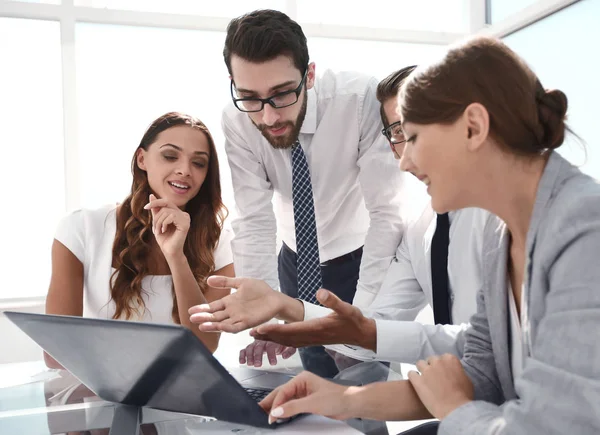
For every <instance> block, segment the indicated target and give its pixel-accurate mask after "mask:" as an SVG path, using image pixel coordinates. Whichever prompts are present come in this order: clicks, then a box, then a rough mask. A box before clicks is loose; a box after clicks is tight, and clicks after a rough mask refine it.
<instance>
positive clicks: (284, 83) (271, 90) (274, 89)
mask: <svg viewBox="0 0 600 435" xmlns="http://www.w3.org/2000/svg"><path fill="white" fill-rule="evenodd" d="M300 80H302V79H300ZM295 84H296V80H288V81H287V82H283V83H280V84H278V85H275V86H273V87H271V88H269V91H268V92H269V93H271V92H275V91H276V90H278V89H281V88H284V87H286V86H290V85H295ZM236 89H237V91H238V92H244V93H247V94H255V95H256V94H258V92H256V91H251V90H250V89H244V88H238V87H237V86H236Z"/></svg>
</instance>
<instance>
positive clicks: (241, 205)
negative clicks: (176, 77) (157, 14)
mask: <svg viewBox="0 0 600 435" xmlns="http://www.w3.org/2000/svg"><path fill="white" fill-rule="evenodd" d="M223 55H224V58H225V63H226V65H227V68H228V70H229V74H230V77H231V96H232V99H233V104H232V105H231V106H230V107H228V108H226V109H225V110H224V113H223V118H222V127H223V130H224V134H225V138H226V142H225V149H226V152H227V157H228V160H229V165H230V168H231V174H232V179H233V188H234V194H235V201H236V206H237V211H238V216H237V219H235V220H234V222H233V228H234V231H235V239H234V241H233V243H232V248H233V253H234V264H235V268H236V275H237V276H245V277H253V278H259V279H262V280H265V281H266V282H267V284H269V286H271V287H272V288H273V289H280V290H281V291H282V292H283V293H285V294H287V295H290V296H292V297H294V298H300V299H302V300H305V301H307V302H316V298H315V294H316V291H317V290H318V289H319V288H321V287H324V288H327V289H329V290H331V291H333V292H334V293H335V294H337V295H338V296H339V297H340V298H341V299H342V300H344V301H347V302H349V303H351V302H352V301H353V300H354V303H355V304H357V305H358V306H368V305H369V304H370V302H371V301H372V300H373V298H374V297H375V295H376V293H377V291H378V290H379V287H380V285H381V281H382V277H383V275H384V274H385V271H386V270H387V268H388V266H389V265H390V262H391V261H392V258H393V257H394V252H395V250H396V248H397V246H398V244H399V242H400V239H401V235H402V234H401V232H402V225H401V217H400V216H401V214H400V212H401V209H402V207H410V204H406V205H404V206H403V205H401V204H400V200H401V195H400V187H401V185H402V176H401V173H400V171H398V170H397V168H396V167H395V165H394V162H393V159H391V158H390V156H389V154H388V153H389V151H388V148H387V145H386V144H385V140H384V138H383V137H382V136H381V135H380V133H379V130H380V128H381V127H380V126H381V124H380V121H379V116H378V110H379V104H378V102H377V99H376V98H375V90H376V86H377V81H376V80H375V79H374V78H371V77H367V76H363V75H360V74H356V73H339V74H336V73H333V72H331V71H325V72H324V74H323V75H322V76H321V77H319V78H316V76H315V64H314V63H311V62H309V56H308V48H307V42H306V37H305V36H304V33H303V32H302V29H301V27H300V26H299V25H298V24H297V23H296V22H294V21H293V20H291V19H290V18H289V17H288V16H287V15H285V14H283V13H281V12H277V11H272V10H262V11H255V12H252V13H249V14H246V15H244V16H242V17H239V18H236V19H234V20H232V21H231V22H230V23H229V26H228V28H227V36H226V41H225V48H224V52H223ZM383 180H385V182H382V181H383ZM273 197H274V199H275V201H274V202H275V212H274V207H273V204H272V200H273ZM277 234H279V235H280V237H281V239H282V241H283V246H282V248H281V250H280V252H279V256H278V257H277V255H276V236H277ZM363 245H364V252H363ZM359 275H360V276H359ZM359 278H360V279H359ZM357 283H358V284H357ZM355 293H356V295H355ZM265 346H266V344H265V343H263V342H258V343H255V344H252V345H251V346H249V347H248V349H246V350H245V351H242V352H241V355H240V360H241V362H242V363H243V362H246V361H248V363H249V364H251V365H252V364H254V361H255V360H256V362H257V364H260V363H259V361H260V360H262V354H263V352H264V351H265ZM269 346H270V345H269ZM271 350H272V352H271V353H270V354H268V356H269V361H270V362H271V363H275V362H276V355H275V353H280V352H282V351H284V356H289V355H290V352H293V351H291V350H289V349H285V350H284V349H281V348H279V349H274V348H272V347H271ZM255 356H256V358H255ZM300 356H301V359H302V362H303V365H304V367H305V369H307V370H310V371H312V372H314V373H317V374H319V375H321V376H325V377H332V376H334V375H335V374H336V373H337V368H336V366H335V364H334V362H333V360H332V359H331V358H330V356H329V355H328V354H327V353H326V352H325V350H324V349H323V348H322V347H317V348H304V349H301V350H300Z"/></svg>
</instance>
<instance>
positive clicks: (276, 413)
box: [271, 406, 283, 417]
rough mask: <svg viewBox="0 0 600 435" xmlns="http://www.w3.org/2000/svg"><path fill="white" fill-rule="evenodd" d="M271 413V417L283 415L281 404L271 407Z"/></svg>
mask: <svg viewBox="0 0 600 435" xmlns="http://www.w3.org/2000/svg"><path fill="white" fill-rule="evenodd" d="M271 415H272V416H273V417H281V416H282V415H283V408H282V407H281V406H278V407H277V408H275V409H272V410H271Z"/></svg>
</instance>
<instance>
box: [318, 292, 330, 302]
mask: <svg viewBox="0 0 600 435" xmlns="http://www.w3.org/2000/svg"><path fill="white" fill-rule="evenodd" d="M319 293H320V294H319V298H320V299H322V300H324V301H326V300H327V297H328V296H329V293H328V292H326V291H325V290H319Z"/></svg>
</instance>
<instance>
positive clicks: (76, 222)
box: [59, 204, 117, 230]
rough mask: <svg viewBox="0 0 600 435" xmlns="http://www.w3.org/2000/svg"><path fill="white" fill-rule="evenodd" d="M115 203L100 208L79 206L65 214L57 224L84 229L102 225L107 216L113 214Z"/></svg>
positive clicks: (67, 227)
mask: <svg viewBox="0 0 600 435" xmlns="http://www.w3.org/2000/svg"><path fill="white" fill-rule="evenodd" d="M116 210H117V205H116V204H110V205H105V206H103V207H100V208H94V209H91V208H80V209H77V210H74V211H72V212H70V213H68V214H66V215H65V216H64V217H63V218H62V219H61V222H60V224H59V226H64V227H66V229H72V230H85V229H88V228H93V227H96V226H104V223H105V221H106V219H107V218H108V217H109V216H111V215H112V216H115V214H116Z"/></svg>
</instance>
